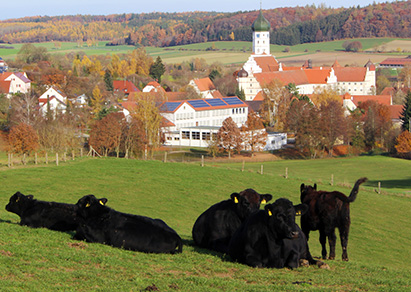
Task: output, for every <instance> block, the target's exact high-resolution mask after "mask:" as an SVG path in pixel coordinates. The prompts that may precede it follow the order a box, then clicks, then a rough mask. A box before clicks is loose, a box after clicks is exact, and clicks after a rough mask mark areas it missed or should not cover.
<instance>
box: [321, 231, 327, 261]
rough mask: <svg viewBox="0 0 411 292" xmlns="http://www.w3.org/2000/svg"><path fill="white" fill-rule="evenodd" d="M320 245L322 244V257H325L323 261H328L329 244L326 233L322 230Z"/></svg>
mask: <svg viewBox="0 0 411 292" xmlns="http://www.w3.org/2000/svg"><path fill="white" fill-rule="evenodd" d="M320 243H321V247H322V249H321V255H322V257H323V259H324V260H325V259H327V247H326V243H327V236H326V235H325V232H324V231H323V230H320Z"/></svg>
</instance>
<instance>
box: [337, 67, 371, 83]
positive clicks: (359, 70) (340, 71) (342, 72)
mask: <svg viewBox="0 0 411 292" xmlns="http://www.w3.org/2000/svg"><path fill="white" fill-rule="evenodd" d="M334 71H335V75H336V76H337V80H338V82H355V81H357V82H363V81H364V79H365V73H367V68H365V67H336V68H334Z"/></svg>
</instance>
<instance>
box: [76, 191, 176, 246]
mask: <svg viewBox="0 0 411 292" xmlns="http://www.w3.org/2000/svg"><path fill="white" fill-rule="evenodd" d="M106 203H107V199H105V198H103V199H97V198H96V197H95V196H93V195H88V196H84V197H83V198H81V199H80V200H79V201H78V202H77V204H76V205H77V206H78V218H79V222H80V223H79V226H78V228H77V231H76V234H75V235H74V238H75V239H79V240H86V241H88V242H97V243H103V244H107V245H111V246H114V247H120V248H124V249H129V250H136V251H142V252H147V253H181V252H182V249H183V243H182V240H181V238H180V236H179V235H178V234H177V233H176V232H175V231H174V230H173V229H171V228H170V227H169V226H168V225H167V224H166V223H165V222H164V221H162V220H160V219H151V218H148V217H144V216H139V215H132V214H126V213H121V212H118V211H115V210H113V209H111V208H109V207H107V206H105V204H106Z"/></svg>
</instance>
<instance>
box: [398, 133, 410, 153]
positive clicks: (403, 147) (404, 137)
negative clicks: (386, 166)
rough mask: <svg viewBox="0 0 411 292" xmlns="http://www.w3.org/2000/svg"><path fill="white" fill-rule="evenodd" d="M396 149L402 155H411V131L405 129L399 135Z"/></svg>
mask: <svg viewBox="0 0 411 292" xmlns="http://www.w3.org/2000/svg"><path fill="white" fill-rule="evenodd" d="M395 149H396V150H397V152H398V154H399V155H400V156H403V157H411V133H410V132H409V131H404V132H402V133H401V134H400V135H399V136H398V137H397V143H396V144H395Z"/></svg>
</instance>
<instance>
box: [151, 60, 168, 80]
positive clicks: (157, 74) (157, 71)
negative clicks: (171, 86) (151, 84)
mask: <svg viewBox="0 0 411 292" xmlns="http://www.w3.org/2000/svg"><path fill="white" fill-rule="evenodd" d="M165 71H166V68H165V66H164V64H163V61H162V60H161V57H160V56H157V59H156V61H155V62H154V63H153V65H151V67H150V76H151V77H153V78H154V79H155V80H157V81H158V82H161V76H163V74H164V72H165Z"/></svg>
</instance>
